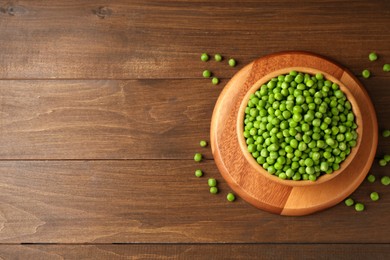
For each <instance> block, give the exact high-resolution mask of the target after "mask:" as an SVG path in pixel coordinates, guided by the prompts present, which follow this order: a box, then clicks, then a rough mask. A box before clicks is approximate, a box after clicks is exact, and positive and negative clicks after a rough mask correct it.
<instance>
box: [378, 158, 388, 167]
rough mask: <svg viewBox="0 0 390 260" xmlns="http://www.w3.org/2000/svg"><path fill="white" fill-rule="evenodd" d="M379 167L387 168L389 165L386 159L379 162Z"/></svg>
mask: <svg viewBox="0 0 390 260" xmlns="http://www.w3.org/2000/svg"><path fill="white" fill-rule="evenodd" d="M379 165H380V166H382V167H384V166H386V165H387V162H386V160H385V159H382V160H379Z"/></svg>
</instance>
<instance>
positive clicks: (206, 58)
mask: <svg viewBox="0 0 390 260" xmlns="http://www.w3.org/2000/svg"><path fill="white" fill-rule="evenodd" d="M200 59H201V61H204V62H206V61H208V60H209V55H208V54H207V53H202V55H201V56H200Z"/></svg>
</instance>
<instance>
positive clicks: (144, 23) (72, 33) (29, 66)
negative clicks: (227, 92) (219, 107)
mask: <svg viewBox="0 0 390 260" xmlns="http://www.w3.org/2000/svg"><path fill="white" fill-rule="evenodd" d="M388 9H389V3H388V1H331V0H322V1H321V0H316V1H301V2H299V3H295V4H294V8H292V6H291V2H290V1H288V0H279V1H273V0H262V1H254V0H245V1H226V0H225V1H224V0H222V1H220V0H219V1H205V0H202V1H188V0H187V1H170V0H150V1H144V0H132V1H128V0H115V1H106V0H96V1H90V0H68V1H66V2H64V1H63V0H18V1H3V2H2V4H1V5H0V27H1V37H0V50H1V52H0V57H1V58H0V78H3V79H4V78H6V79H59V78H62V79H70V78H78V79H138V78H149V79H150V78H154V79H161V78H172V79H177V78H199V77H200V76H201V71H203V70H204V69H205V68H204V67H205V64H204V63H202V62H199V55H200V53H202V52H205V51H206V52H210V53H216V52H221V53H222V54H223V55H226V56H233V57H234V58H236V59H237V60H238V61H239V66H241V65H240V64H247V63H249V62H250V61H252V60H254V59H255V58H256V57H259V56H262V55H266V54H268V53H271V52H275V51H282V50H285V49H286V48H289V49H300V50H307V51H316V52H318V53H322V54H324V55H327V56H329V57H332V58H335V59H336V58H337V60H339V61H340V62H341V63H342V64H348V65H349V66H351V69H353V71H354V72H355V73H356V74H360V72H361V70H362V69H363V68H364V67H365V66H367V54H368V52H369V51H370V49H371V50H376V51H378V52H379V53H380V55H381V58H382V59H383V60H384V61H386V60H389V58H390V50H389V48H388V46H389V44H390V34H389V33H387V32H388V12H387V10H388ZM238 10H239V11H238ZM233 17H234V19H233ZM282 18H283V19H282ZM367 28H369V29H367ZM227 32H230V33H227ZM276 32H277V33H276ZM362 34H364V41H363V42H362V38H363V37H362ZM330 35H331V36H332V38H331V40H330ZM291 39H294V40H291ZM287 42H288V44H286V43H287ZM330 42H331V44H330ZM330 45H331V46H330ZM286 46H288V47H286ZM363 46H364V47H363ZM223 64H224V66H220V65H221V64H216V63H212V62H209V63H208V64H207V66H210V69H212V71H213V72H215V73H218V77H224V78H226V77H228V78H230V77H231V76H232V75H233V74H234V72H235V69H234V68H230V67H229V66H227V64H226V61H224V63H223ZM378 71H380V68H379V67H378ZM374 72H376V71H374Z"/></svg>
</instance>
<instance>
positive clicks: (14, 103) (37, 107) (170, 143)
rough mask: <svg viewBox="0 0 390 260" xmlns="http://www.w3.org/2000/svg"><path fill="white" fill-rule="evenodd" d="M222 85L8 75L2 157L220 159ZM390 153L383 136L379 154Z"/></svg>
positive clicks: (375, 83)
mask: <svg viewBox="0 0 390 260" xmlns="http://www.w3.org/2000/svg"><path fill="white" fill-rule="evenodd" d="M364 84H365V86H366V89H367V90H368V92H369V94H370V96H371V98H372V100H373V103H374V104H375V107H376V111H377V115H378V121H379V126H380V129H385V128H387V129H390V121H389V120H387V118H388V115H389V114H390V106H388V100H389V99H390V92H389V91H388V86H387V79H386V78H383V77H377V78H372V79H369V80H365V81H364ZM222 87H223V85H221V86H217V87H214V86H212V85H211V84H210V83H209V81H208V80H207V79H191V80H184V79H183V80H122V81H113V80H108V81H89V80H84V81H83V80H82V81H78V80H50V81H44V80H26V81H18V80H15V81H14V80H2V81H0V98H1V101H0V111H1V112H0V159H192V157H193V154H194V153H195V152H196V151H201V152H202V153H204V154H205V157H206V158H208V159H210V158H212V156H211V152H210V149H200V147H199V141H200V140H201V139H206V140H207V139H208V138H209V127H210V120H211V114H212V111H213V108H214V105H215V101H216V99H217V97H218V95H219V93H220V91H221V88H222ZM389 150H390V143H389V142H387V141H386V140H385V139H384V138H382V137H381V138H380V142H379V148H378V153H379V154H383V153H385V152H386V151H387V152H388V151H389Z"/></svg>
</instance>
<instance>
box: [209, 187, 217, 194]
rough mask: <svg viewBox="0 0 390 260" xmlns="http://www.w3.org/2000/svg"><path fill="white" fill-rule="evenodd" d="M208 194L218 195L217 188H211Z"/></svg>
mask: <svg viewBox="0 0 390 260" xmlns="http://www.w3.org/2000/svg"><path fill="white" fill-rule="evenodd" d="M210 193H211V194H217V193H218V188H217V187H211V188H210Z"/></svg>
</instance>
